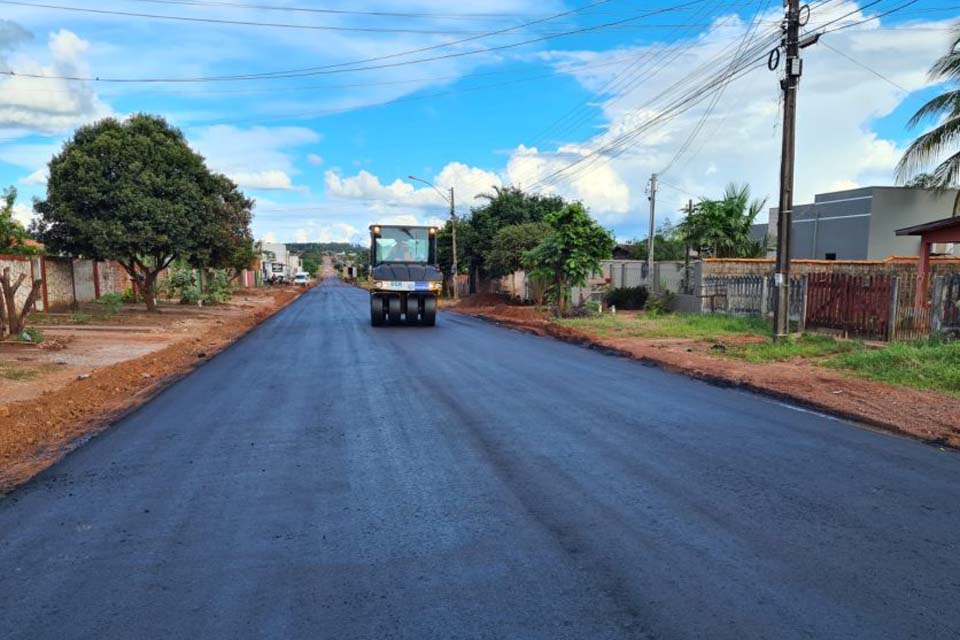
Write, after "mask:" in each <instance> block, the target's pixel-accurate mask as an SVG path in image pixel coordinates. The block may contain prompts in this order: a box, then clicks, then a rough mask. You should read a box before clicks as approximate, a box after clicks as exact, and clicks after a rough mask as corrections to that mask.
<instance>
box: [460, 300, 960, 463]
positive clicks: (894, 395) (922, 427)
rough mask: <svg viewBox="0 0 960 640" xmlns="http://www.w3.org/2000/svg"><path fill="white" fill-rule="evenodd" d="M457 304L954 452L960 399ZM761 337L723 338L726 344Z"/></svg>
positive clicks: (529, 312) (692, 343)
mask: <svg viewBox="0 0 960 640" xmlns="http://www.w3.org/2000/svg"><path fill="white" fill-rule="evenodd" d="M503 307H504V305H502V303H501V304H500V305H497V306H488V307H481V306H473V307H462V306H458V307H456V308H454V309H452V310H453V311H455V312H460V313H467V314H470V315H475V316H479V317H483V318H486V319H488V320H493V321H496V322H501V323H504V324H508V325H511V326H514V327H517V328H520V329H523V330H526V331H530V332H532V333H535V334H537V335H544V336H552V337H554V338H558V339H560V340H565V341H568V342H575V343H578V344H583V345H586V346H591V347H595V348H600V349H604V350H609V351H611V352H614V353H617V354H619V355H622V356H626V357H629V358H633V359H636V360H641V361H644V362H649V363H652V364H656V365H658V366H660V367H663V368H664V369H667V370H669V371H673V372H676V373H682V374H685V375H688V376H692V377H694V378H699V379H703V380H707V381H710V382H714V383H719V384H725V385H732V386H736V387H742V388H745V389H749V390H752V391H757V392H760V393H763V394H766V395H770V396H774V397H777V398H782V399H784V400H789V401H791V402H793V403H795V404H799V405H801V406H805V407H809V408H813V409H817V410H819V411H823V412H825V413H829V414H832V415H835V416H839V417H842V418H846V419H850V420H853V421H856V422H860V423H863V424H867V425H870V426H873V427H878V428H881V429H884V430H887V431H892V432H896V433H901V434H904V435H908V436H911V437H914V438H917V439H920V440H923V441H925V442H929V443H932V444H937V445H941V446H948V447H952V448H960V398H956V397H953V396H947V395H942V394H938V393H934V392H930V391H921V390H917V389H909V388H905V387H898V386H894V385H889V384H885V383H882V382H876V381H872V380H864V379H861V378H856V377H853V376H851V375H847V374H845V373H843V372H841V371H835V370H833V369H826V368H824V367H820V366H817V365H816V364H815V363H813V362H805V361H789V362H778V363H751V362H745V361H742V360H736V359H733V358H725V357H722V356H720V355H717V354H714V353H713V350H712V346H713V345H712V344H711V343H705V342H702V341H696V340H683V339H651V338H602V337H599V336H595V335H589V334H587V333H584V332H582V331H579V330H577V329H573V328H570V327H562V326H559V325H556V324H554V323H552V322H550V320H549V318H547V317H546V316H545V314H543V313H542V312H537V311H536V310H535V309H533V308H531V307H507V308H506V309H504V308H503ZM758 339H759V338H754V337H749V336H744V337H725V338H724V342H725V343H726V344H727V345H730V344H734V343H742V342H750V341H754V340H758Z"/></svg>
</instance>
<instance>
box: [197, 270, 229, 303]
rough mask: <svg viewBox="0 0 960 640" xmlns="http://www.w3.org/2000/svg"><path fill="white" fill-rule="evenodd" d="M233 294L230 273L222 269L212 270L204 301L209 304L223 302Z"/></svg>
mask: <svg viewBox="0 0 960 640" xmlns="http://www.w3.org/2000/svg"><path fill="white" fill-rule="evenodd" d="M232 295H233V287H232V286H231V285H230V276H229V274H228V273H227V272H226V271H224V270H222V269H217V270H214V271H211V272H210V277H209V278H208V280H207V290H206V292H205V293H204V296H203V301H204V302H205V303H207V304H223V303H224V302H226V301H228V300H229V299H230V297H231V296H232Z"/></svg>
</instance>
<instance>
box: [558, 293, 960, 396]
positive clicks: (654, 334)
mask: <svg viewBox="0 0 960 640" xmlns="http://www.w3.org/2000/svg"><path fill="white" fill-rule="evenodd" d="M554 322H555V323H556V324H557V325H559V326H561V327H568V328H571V329H575V330H577V331H580V332H583V333H585V334H587V335H590V336H594V337H597V338H601V339H621V338H635V339H638V340H643V339H650V340H658V339H678V340H692V341H696V342H701V343H713V344H712V345H710V348H709V349H706V351H708V352H709V353H711V354H713V355H716V356H717V357H724V358H731V359H735V360H741V361H744V362H749V363H753V364H767V363H774V362H787V361H795V362H806V363H809V364H813V365H815V366H823V367H827V368H831V369H834V370H837V371H844V372H847V373H849V374H851V375H854V376H857V377H861V378H866V379H869V380H876V381H879V382H886V383H889V384H894V385H901V386H907V387H912V388H915V389H924V390H928V391H938V392H942V393H948V394H952V395H958V396H960V341H958V340H947V339H936V338H935V339H930V340H920V341H916V342H901V343H894V344H889V345H867V344H865V343H864V342H862V341H860V340H844V339H839V338H836V337H834V336H831V335H824V334H815V333H805V334H802V335H799V336H794V337H792V338H789V339H787V340H783V341H779V342H774V341H773V340H771V339H770V338H769V335H770V332H771V327H770V323H769V322H767V321H765V320H762V319H760V318H751V317H746V318H744V317H737V316H726V315H720V314H684V313H649V312H642V313H638V314H633V313H619V314H617V315H614V314H610V313H606V314H603V315H598V316H594V317H585V318H557V319H555V320H554Z"/></svg>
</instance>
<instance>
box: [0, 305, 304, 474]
mask: <svg viewBox="0 0 960 640" xmlns="http://www.w3.org/2000/svg"><path fill="white" fill-rule="evenodd" d="M303 291H304V290H303V289H300V288H295V287H284V288H270V289H258V290H250V291H244V292H243V293H240V294H238V295H237V296H235V298H234V299H233V301H231V302H230V303H229V304H226V305H223V306H218V307H208V308H198V307H185V306H175V305H174V306H166V307H164V308H163V313H162V314H159V315H151V314H146V313H141V312H137V311H129V310H127V311H125V312H124V313H122V314H119V315H118V316H117V317H114V318H110V319H109V320H107V321H99V322H97V323H90V324H82V325H73V324H56V319H55V318H53V319H51V318H47V319H46V321H47V322H53V323H54V324H48V325H45V326H43V332H44V335H45V336H46V338H47V339H46V341H45V342H44V343H42V344H40V345H16V344H10V343H2V344H0V367H2V368H3V372H4V373H5V374H6V375H5V377H4V378H3V379H2V387H0V492H2V491H4V490H5V489H8V488H10V487H12V486H14V485H16V484H19V483H20V482H22V481H24V480H25V479H27V478H29V477H31V476H33V475H34V474H36V473H37V472H39V471H40V470H42V469H44V468H46V467H47V466H49V465H50V464H52V463H54V462H56V461H57V460H58V459H59V458H60V457H62V456H63V454H64V453H65V452H67V451H68V450H70V449H71V448H72V447H75V446H77V444H78V443H80V442H82V441H83V440H84V439H86V438H87V437H89V436H91V435H93V434H96V433H97V432H98V431H100V430H101V429H103V428H104V427H105V426H106V425H109V424H110V423H111V422H112V421H114V420H115V419H116V418H117V417H118V416H120V415H123V414H124V413H126V412H128V411H130V410H132V409H133V408H135V407H137V406H139V405H140V404H142V403H143V402H145V401H146V400H148V399H150V398H151V397H152V396H153V395H154V394H155V393H157V392H158V391H159V390H160V389H162V388H163V387H165V386H166V385H168V384H169V383H170V382H171V381H173V380H175V379H177V378H178V377H180V376H182V375H184V374H186V373H188V372H189V371H191V370H192V369H193V368H194V367H196V366H198V364H201V363H203V362H204V361H205V360H207V359H208V358H209V357H210V356H212V355H214V354H216V353H217V352H219V351H220V350H222V349H223V348H225V347H226V346H228V345H229V344H230V343H232V342H233V341H235V340H236V339H237V338H239V337H240V336H241V335H243V334H244V333H246V332H247V331H248V330H249V329H250V328H252V327H253V326H255V325H256V324H258V323H259V322H261V321H262V320H264V319H265V318H267V317H269V316H270V315H272V314H273V313H275V312H276V311H277V310H278V309H280V308H282V307H283V306H285V305H286V304H288V303H289V302H290V301H292V300H293V299H294V298H296V297H298V296H299V295H300V294H301V293H302V292H303ZM11 377H12V378H17V379H10V378H11Z"/></svg>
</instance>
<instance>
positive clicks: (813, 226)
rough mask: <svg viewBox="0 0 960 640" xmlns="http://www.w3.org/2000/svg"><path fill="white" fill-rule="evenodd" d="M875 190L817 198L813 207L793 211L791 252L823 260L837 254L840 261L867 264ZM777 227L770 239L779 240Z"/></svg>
mask: <svg viewBox="0 0 960 640" xmlns="http://www.w3.org/2000/svg"><path fill="white" fill-rule="evenodd" d="M872 203H873V189H872V188H866V189H853V190H849V191H835V192H832V193H823V194H817V195H816V196H815V197H814V201H813V203H811V204H798V205H795V206H794V208H793V230H792V231H793V232H792V234H791V236H790V251H791V254H792V256H793V257H794V258H797V259H813V260H822V259H824V258H826V256H827V254H835V255H836V259H838V260H865V259H866V258H867V253H868V243H869V235H870V216H871V207H872ZM770 218H771V221H772V224H773V225H774V226H773V228H772V229H771V232H770V237H772V238H775V237H776V219H777V215H776V213H775V212H772V213H771V216H770Z"/></svg>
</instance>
